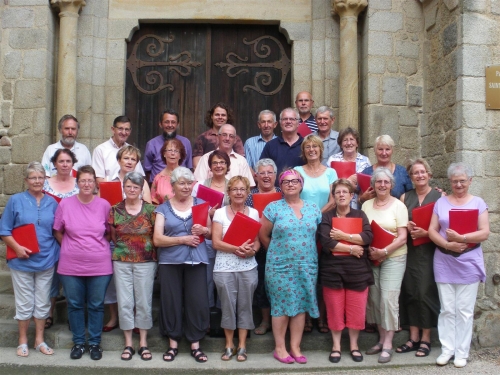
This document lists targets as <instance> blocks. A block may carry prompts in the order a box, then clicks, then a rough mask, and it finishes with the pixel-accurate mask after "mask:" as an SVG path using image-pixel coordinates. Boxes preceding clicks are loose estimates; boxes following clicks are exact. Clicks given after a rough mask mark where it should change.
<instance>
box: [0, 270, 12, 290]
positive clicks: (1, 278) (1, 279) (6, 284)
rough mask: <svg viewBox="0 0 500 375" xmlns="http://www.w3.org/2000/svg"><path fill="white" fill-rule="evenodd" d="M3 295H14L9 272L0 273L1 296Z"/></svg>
mask: <svg viewBox="0 0 500 375" xmlns="http://www.w3.org/2000/svg"><path fill="white" fill-rule="evenodd" d="M2 293H7V294H14V289H13V288H12V279H11V277H10V272H9V271H0V294H2Z"/></svg>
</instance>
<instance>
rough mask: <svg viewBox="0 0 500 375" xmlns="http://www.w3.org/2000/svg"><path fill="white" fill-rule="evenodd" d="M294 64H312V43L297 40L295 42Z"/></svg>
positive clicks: (293, 48)
mask: <svg viewBox="0 0 500 375" xmlns="http://www.w3.org/2000/svg"><path fill="white" fill-rule="evenodd" d="M292 50H293V53H292V55H293V65H294V66H295V64H299V65H310V64H311V43H310V42H305V41H297V42H294V43H293V46H292Z"/></svg>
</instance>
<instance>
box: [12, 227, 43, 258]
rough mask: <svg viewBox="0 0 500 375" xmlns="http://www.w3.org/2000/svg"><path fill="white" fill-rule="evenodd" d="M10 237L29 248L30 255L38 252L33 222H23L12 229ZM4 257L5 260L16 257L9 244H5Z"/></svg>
mask: <svg viewBox="0 0 500 375" xmlns="http://www.w3.org/2000/svg"><path fill="white" fill-rule="evenodd" d="M12 237H14V239H15V240H16V242H17V243H18V244H19V245H21V246H24V247H25V248H27V249H30V250H31V254H30V255H33V254H36V253H39V252H40V248H39V247H38V240H37V238H36V229H35V224H25V225H21V226H20V227H17V228H14V229H12ZM6 258H7V260H11V259H14V258H17V254H16V252H15V251H14V249H12V248H11V247H9V246H7V253H6Z"/></svg>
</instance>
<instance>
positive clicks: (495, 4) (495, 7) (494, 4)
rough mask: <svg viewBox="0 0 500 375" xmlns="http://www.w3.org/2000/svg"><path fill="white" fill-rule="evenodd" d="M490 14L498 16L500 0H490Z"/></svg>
mask: <svg viewBox="0 0 500 375" xmlns="http://www.w3.org/2000/svg"><path fill="white" fill-rule="evenodd" d="M491 13H493V14H497V15H498V14H500V0H491Z"/></svg>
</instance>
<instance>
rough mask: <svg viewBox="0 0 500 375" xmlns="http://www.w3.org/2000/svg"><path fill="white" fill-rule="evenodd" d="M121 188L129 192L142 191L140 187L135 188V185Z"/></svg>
mask: <svg viewBox="0 0 500 375" xmlns="http://www.w3.org/2000/svg"><path fill="white" fill-rule="evenodd" d="M123 188H124V189H127V190H130V191H137V190H141V189H142V187H140V186H135V185H130V186H124V187H123Z"/></svg>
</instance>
